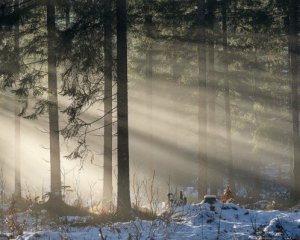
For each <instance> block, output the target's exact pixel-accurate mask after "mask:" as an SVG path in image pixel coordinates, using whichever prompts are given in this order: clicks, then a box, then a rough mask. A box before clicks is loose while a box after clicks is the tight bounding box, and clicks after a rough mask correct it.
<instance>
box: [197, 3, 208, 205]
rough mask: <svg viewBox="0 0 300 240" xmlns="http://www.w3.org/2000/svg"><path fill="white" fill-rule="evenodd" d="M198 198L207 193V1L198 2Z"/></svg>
mask: <svg viewBox="0 0 300 240" xmlns="http://www.w3.org/2000/svg"><path fill="white" fill-rule="evenodd" d="M197 4H198V33H199V35H198V39H199V43H198V44H197V55H198V163H199V164H198V168H199V169H198V183H197V189H198V198H199V200H200V199H202V198H203V197H204V195H205V194H206V193H207V87H206V36H205V1H204V0H198V2H197Z"/></svg>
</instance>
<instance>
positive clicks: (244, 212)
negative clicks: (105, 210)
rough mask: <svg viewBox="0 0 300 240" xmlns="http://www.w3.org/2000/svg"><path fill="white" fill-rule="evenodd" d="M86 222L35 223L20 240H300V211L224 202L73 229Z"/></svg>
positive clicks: (80, 219) (81, 219)
mask: <svg viewBox="0 0 300 240" xmlns="http://www.w3.org/2000/svg"><path fill="white" fill-rule="evenodd" d="M84 221H85V218H82V217H81V218H76V217H69V218H68V219H67V221H64V222H65V223H64V224H62V225H61V226H60V227H58V228H57V229H56V230H51V229H53V228H51V227H50V226H43V227H38V228H37V226H35V227H34V224H33V223H34V219H32V220H31V225H32V226H31V227H29V228H28V229H29V230H28V231H25V233H24V235H23V236H19V237H18V238H17V239H19V240H21V239H28V240H29V239H30V240H33V239H51V240H61V239H78V240H79V239H80V240H84V239H87V240H96V239H97V240H99V239H106V240H110V239H112V240H115V239H126V240H128V239H145V240H146V239H148V240H150V239H153V240H154V239H195V240H196V239H197V240H199V239H220V240H222V239H224V240H226V239H265V240H267V239H300V212H299V211H298V210H294V211H278V210H273V211H259V210H248V209H245V208H242V207H240V206H238V205H235V204H232V203H228V204H223V203H221V202H217V203H215V204H212V205H210V204H207V203H203V204H195V205H186V206H179V207H176V208H175V209H172V210H170V211H169V212H167V213H165V214H163V215H162V216H161V217H159V218H158V219H156V220H153V221H145V220H140V219H136V220H134V221H131V222H125V223H114V224H112V225H110V226H88V227H87V226H85V227H78V226H77V227H72V223H74V222H84ZM30 228H32V229H31V230H30ZM38 229H39V230H38ZM99 230H101V232H102V238H101V236H100V235H99Z"/></svg>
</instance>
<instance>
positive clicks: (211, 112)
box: [208, 0, 220, 194]
mask: <svg viewBox="0 0 300 240" xmlns="http://www.w3.org/2000/svg"><path fill="white" fill-rule="evenodd" d="M215 6H216V1H215V0H210V1H208V23H209V26H208V28H209V38H208V39H209V41H208V86H209V88H208V89H209V92H208V93H209V96H208V107H209V108H208V120H209V146H210V148H209V155H208V156H209V157H208V158H209V161H208V165H209V170H210V172H209V182H210V190H211V193H212V194H217V191H218V186H217V184H218V180H217V179H218V178H219V174H218V173H217V166H218V164H217V162H216V161H217V159H216V154H215V151H216V130H215V128H216V126H215V125H216V120H215V107H216V103H215V101H216V80H215V66H214V64H215V51H214V45H215V44H214V20H215V16H214V15H215ZM218 169H220V167H219V166H218Z"/></svg>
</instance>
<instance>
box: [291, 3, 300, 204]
mask: <svg viewBox="0 0 300 240" xmlns="http://www.w3.org/2000/svg"><path fill="white" fill-rule="evenodd" d="M297 8H298V4H297V0H290V1H289V56H290V61H289V63H290V64H289V67H290V71H289V72H290V78H291V104H292V106H291V107H292V118H293V147H294V151H293V154H294V158H293V163H292V175H293V176H292V178H293V189H292V195H293V198H294V199H295V200H296V199H297V200H299V198H300V139H299V99H298V98H299V96H298V77H299V64H300V61H299V46H298V44H299V43H298V39H297Z"/></svg>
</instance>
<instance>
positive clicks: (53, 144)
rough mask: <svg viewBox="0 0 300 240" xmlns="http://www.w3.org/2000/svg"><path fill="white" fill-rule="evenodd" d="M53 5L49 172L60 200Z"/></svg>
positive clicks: (51, 8)
mask: <svg viewBox="0 0 300 240" xmlns="http://www.w3.org/2000/svg"><path fill="white" fill-rule="evenodd" d="M55 28H56V27H55V5H54V3H53V1H51V0H48V1H47V31H48V35H47V41H48V91H49V93H48V99H49V102H50V103H49V131H50V168H51V169H50V171H51V173H50V174H51V198H52V200H56V201H60V200H62V195H61V172H60V146H59V123H58V100H57V76H56V54H55V42H56V31H55Z"/></svg>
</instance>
